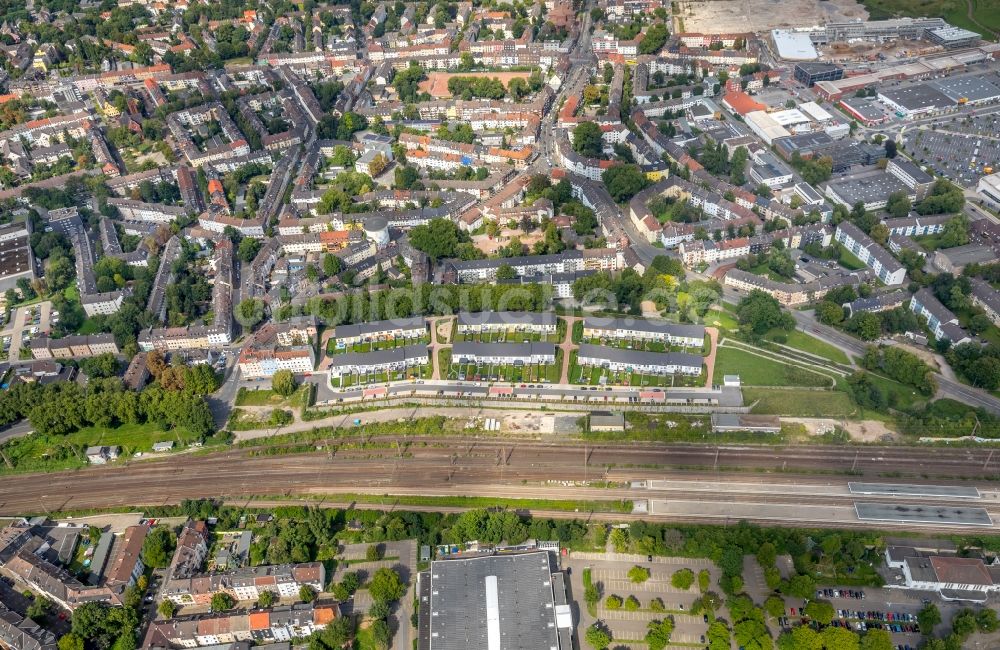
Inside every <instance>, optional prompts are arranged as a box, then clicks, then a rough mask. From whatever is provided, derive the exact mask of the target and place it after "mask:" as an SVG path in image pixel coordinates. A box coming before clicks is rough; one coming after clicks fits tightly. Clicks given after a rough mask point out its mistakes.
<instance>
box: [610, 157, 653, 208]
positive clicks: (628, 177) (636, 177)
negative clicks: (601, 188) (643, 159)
mask: <svg viewBox="0 0 1000 650" xmlns="http://www.w3.org/2000/svg"><path fill="white" fill-rule="evenodd" d="M601 180H602V181H604V185H605V187H607V189H608V193H609V194H610V195H611V198H613V199H614V200H615V201H616V202H618V203H621V202H622V201H628V200H629V199H631V198H632V197H633V196H635V195H636V194H638V193H639V192H640V191H641V190H642V189H643V188H644V187H646V185H648V184H649V180H648V179H647V178H646V175H645V174H643V173H642V170H641V169H639V167H638V165H615V166H614V167H610V168H608V169H606V170H604V173H602V174H601Z"/></svg>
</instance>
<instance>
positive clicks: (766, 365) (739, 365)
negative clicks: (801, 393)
mask: <svg viewBox="0 0 1000 650" xmlns="http://www.w3.org/2000/svg"><path fill="white" fill-rule="evenodd" d="M725 375H739V376H740V379H741V381H742V383H743V385H744V386H798V387H806V386H811V387H816V388H823V387H829V386H831V384H832V383H833V379H832V378H831V377H830V376H829V375H827V374H824V373H821V372H816V371H813V370H809V369H807V368H805V367H803V366H801V365H796V364H791V363H784V362H782V361H779V360H777V359H776V358H773V357H770V356H764V355H763V354H757V353H753V352H750V351H748V350H744V349H737V348H732V347H720V348H719V350H718V353H717V354H716V356H715V374H714V376H713V379H712V381H713V382H714V383H716V384H721V383H722V378H723V377H724V376H725Z"/></svg>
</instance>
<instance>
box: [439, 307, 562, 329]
mask: <svg viewBox="0 0 1000 650" xmlns="http://www.w3.org/2000/svg"><path fill="white" fill-rule="evenodd" d="M557 320H558V319H557V318H556V315H555V314H554V313H552V312H542V313H534V312H524V311H516V312H515V311H483V312H475V313H470V312H464V311H463V312H459V314H458V319H457V331H458V333H459V334H475V333H480V332H507V331H516V332H532V333H535V334H555V333H556V323H557Z"/></svg>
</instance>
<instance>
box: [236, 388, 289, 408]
mask: <svg viewBox="0 0 1000 650" xmlns="http://www.w3.org/2000/svg"><path fill="white" fill-rule="evenodd" d="M305 391H306V386H300V387H299V389H298V390H296V391H295V392H294V393H292V394H291V395H290V396H289V397H282V396H281V395H278V394H277V393H275V392H274V391H273V390H271V389H270V388H258V389H256V390H250V389H248V388H241V389H240V390H239V391H238V392H237V393H236V406H290V405H291V406H298V405H300V404H301V403H302V402H301V401H300V400H301V399H302V393H303V392H305Z"/></svg>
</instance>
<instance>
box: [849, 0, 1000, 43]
mask: <svg viewBox="0 0 1000 650" xmlns="http://www.w3.org/2000/svg"><path fill="white" fill-rule="evenodd" d="M862 4H863V5H864V6H865V8H866V9H868V11H869V12H870V14H871V20H881V19H884V18H892V17H895V16H941V17H942V18H944V19H945V20H947V21H948V22H949V23H950V24H952V25H955V26H956V27H963V28H965V29H969V30H972V31H974V32H979V33H980V34H982V35H983V37H984V38H987V39H989V40H996V37H995V36H994V35H992V34H990V33H989V31H990V30H992V31H994V32H1000V5H997V3H996V2H995V1H994V0H972V16H973V18H974V19H975V20H969V17H968V15H967V10H966V3H965V0H862ZM977 22H978V23H979V24H978V25H977V24H976V23H977Z"/></svg>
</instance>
